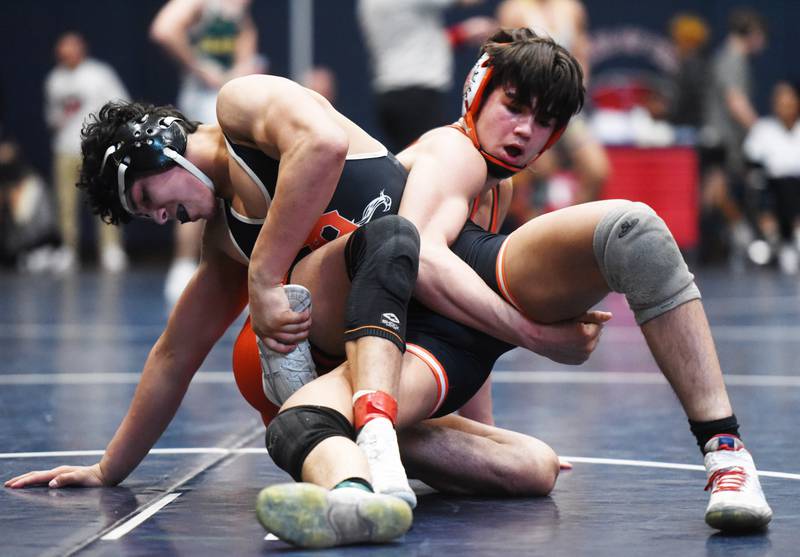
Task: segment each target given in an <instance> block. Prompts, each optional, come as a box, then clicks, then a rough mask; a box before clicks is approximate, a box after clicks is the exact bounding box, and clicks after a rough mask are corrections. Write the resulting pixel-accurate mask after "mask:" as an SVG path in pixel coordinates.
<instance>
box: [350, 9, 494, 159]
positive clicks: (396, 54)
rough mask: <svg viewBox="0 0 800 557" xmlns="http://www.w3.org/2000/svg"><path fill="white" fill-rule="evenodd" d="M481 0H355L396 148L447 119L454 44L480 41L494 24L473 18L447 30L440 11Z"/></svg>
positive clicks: (380, 106) (387, 134)
mask: <svg viewBox="0 0 800 557" xmlns="http://www.w3.org/2000/svg"><path fill="white" fill-rule="evenodd" d="M481 2H483V0H359V2H358V4H357V8H356V9H357V15H358V21H359V24H360V26H361V31H362V33H363V34H364V38H365V40H366V46H367V51H368V52H369V55H370V61H371V64H372V89H373V91H374V93H375V95H376V100H377V110H378V121H379V124H380V126H381V128H382V129H383V132H384V143H385V144H386V145H387V147H388V148H389V150H390V151H392V152H394V153H397V152H399V151H400V150H402V149H403V148H405V147H406V146H408V145H409V144H410V143H412V142H414V141H415V140H416V139H417V138H418V137H419V136H420V135H422V134H423V133H425V132H426V131H428V130H430V129H433V128H436V127H439V126H443V125H445V124H447V123H448V122H449V121H451V120H452V117H448V112H447V110H446V108H445V107H446V106H447V104H446V102H447V94H448V93H449V92H450V89H451V88H452V84H453V52H452V49H453V47H454V46H459V45H461V44H464V43H470V44H475V45H476V46H477V45H479V44H481V43H482V42H483V41H484V40H485V39H486V38H488V36H489V35H490V34H491V33H493V32H494V31H495V30H496V28H497V24H496V23H495V21H494V20H493V19H491V18H486V17H472V18H469V19H466V20H464V21H462V22H461V23H459V24H458V25H455V26H453V27H451V28H450V29H447V28H446V27H445V23H444V11H445V9H446V8H448V7H450V6H462V7H463V6H473V5H476V4H479V3H481Z"/></svg>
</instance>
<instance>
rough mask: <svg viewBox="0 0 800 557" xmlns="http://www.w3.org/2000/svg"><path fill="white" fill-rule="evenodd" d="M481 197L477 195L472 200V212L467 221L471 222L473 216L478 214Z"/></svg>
mask: <svg viewBox="0 0 800 557" xmlns="http://www.w3.org/2000/svg"><path fill="white" fill-rule="evenodd" d="M480 202H481V196H480V195H478V196H476V197H475V199H473V200H472V210H471V211H470V212H469V219H470V220H473V219H474V218H475V215H477V214H478V209H480V207H481V203H480Z"/></svg>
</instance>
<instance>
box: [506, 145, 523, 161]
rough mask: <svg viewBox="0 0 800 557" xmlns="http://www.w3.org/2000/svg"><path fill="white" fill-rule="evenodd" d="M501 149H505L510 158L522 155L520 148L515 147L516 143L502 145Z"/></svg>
mask: <svg viewBox="0 0 800 557" xmlns="http://www.w3.org/2000/svg"><path fill="white" fill-rule="evenodd" d="M503 151H505V153H506V155H508V157H509V158H512V159H516V158H517V157H519V156H521V155H522V148H521V147H517V146H516V145H506V146H505V147H503Z"/></svg>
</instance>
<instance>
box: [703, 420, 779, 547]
mask: <svg viewBox="0 0 800 557" xmlns="http://www.w3.org/2000/svg"><path fill="white" fill-rule="evenodd" d="M705 450H706V456H705V464H706V474H707V475H708V484H707V485H706V490H709V489H710V490H711V498H710V500H709V501H708V508H707V509H706V523H707V524H708V525H709V526H711V527H712V528H717V529H718V530H723V531H725V532H743V531H749V530H758V529H761V528H764V527H766V525H767V524H768V523H769V521H770V520H771V519H772V509H770V507H769V504H767V500H766V499H765V498H764V492H763V491H761V484H760V482H759V481H758V472H756V465H755V464H754V463H753V457H752V456H750V453H749V452H747V449H745V448H744V443H742V441H741V440H740V439H739V438H738V437H734V436H732V435H724V434H723V435H715V436H714V437H712V438H711V439H710V440H709V441H708V443H706V446H705Z"/></svg>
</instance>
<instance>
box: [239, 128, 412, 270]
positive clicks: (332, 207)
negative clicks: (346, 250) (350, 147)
mask: <svg viewBox="0 0 800 557" xmlns="http://www.w3.org/2000/svg"><path fill="white" fill-rule="evenodd" d="M225 141H226V143H227V145H228V152H229V153H230V155H231V156H232V157H233V158H234V159H235V160H236V162H237V163H238V164H239V166H241V167H242V169H243V170H244V171H245V172H246V173H247V175H248V176H250V179H252V180H253V181H254V182H255V183H256V184H257V185H258V186H259V187H260V188H261V192H262V193H263V194H264V197H265V198H266V199H267V200H268V201H269V200H271V199H272V198H273V197H274V196H275V187H276V184H277V180H278V166H279V161H277V160H275V159H273V158H272V157H270V156H268V155H267V154H266V153H264V152H263V151H261V150H259V149H254V148H252V147H246V146H244V145H238V144H236V143H231V142H230V141H229V140H228V139H227V138H226V140H225ZM407 176H408V173H407V172H406V171H405V168H403V165H401V164H400V163H399V162H398V161H397V159H396V158H394V155H392V154H391V153H388V152H387V151H382V152H378V153H371V154H366V155H354V156H348V157H347V160H346V161H345V164H344V168H343V169H342V175H341V177H340V178H339V183H338V184H337V185H336V190H335V191H334V193H333V197H332V198H331V202H330V203H329V204H328V207H327V208H326V209H325V211H324V212H323V214H322V216H321V217H320V218H319V220H318V221H317V223H316V225H315V227H314V229H313V230H312V231H311V234H310V235H309V237H308V238H307V239H306V244H305V246H304V247H303V250H302V251H301V252H300V254H299V255H298V258H297V260H300V259H301V258H302V257H304V256H305V255H307V254H308V253H309V252H310V251H312V250H315V249H317V248H318V247H320V246H323V245H325V244H326V243H328V242H330V241H331V240H335V239H336V238H338V237H339V236H341V235H343V234H347V233H348V232H352V231H353V230H355V229H356V228H358V227H359V226H361V225H362V224H366V223H368V222H370V221H371V220H374V219H378V218H380V217H384V216H386V215H396V214H397V210H398V209H399V207H400V198H401V197H403V189H404V188H405V184H406V177H407ZM224 212H225V220H226V222H227V224H228V230H229V231H230V236H231V240H233V243H234V245H235V246H236V247H237V248H238V249H239V251H240V252H241V253H242V255H243V256H245V257H246V258H247V259H250V254H251V253H252V252H253V246H254V245H255V243H256V238H258V233H259V232H260V231H261V225H262V224H263V223H264V220H263V219H251V218H247V217H244V216H242V215H240V214H238V213H237V212H236V211H234V210H233V208H232V207H231V204H230V203H229V202H227V201H226V202H225V205H224Z"/></svg>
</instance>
